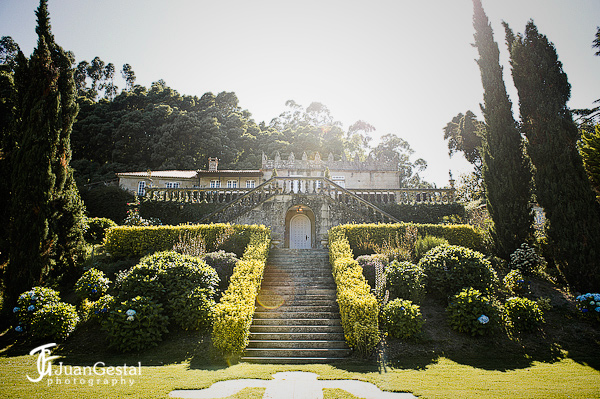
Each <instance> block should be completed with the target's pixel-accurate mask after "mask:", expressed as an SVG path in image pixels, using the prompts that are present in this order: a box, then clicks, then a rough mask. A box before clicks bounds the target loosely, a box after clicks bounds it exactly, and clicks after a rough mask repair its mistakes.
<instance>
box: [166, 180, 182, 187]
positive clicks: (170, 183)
mask: <svg viewBox="0 0 600 399" xmlns="http://www.w3.org/2000/svg"><path fill="white" fill-rule="evenodd" d="M165 187H166V188H179V182H177V183H175V182H170V181H169V182H166V183H165Z"/></svg>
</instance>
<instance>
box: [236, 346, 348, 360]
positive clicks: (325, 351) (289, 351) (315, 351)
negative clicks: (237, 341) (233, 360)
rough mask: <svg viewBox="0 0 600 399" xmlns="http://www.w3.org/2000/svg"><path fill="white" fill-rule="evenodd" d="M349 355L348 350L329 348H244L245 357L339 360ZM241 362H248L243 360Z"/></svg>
mask: <svg viewBox="0 0 600 399" xmlns="http://www.w3.org/2000/svg"><path fill="white" fill-rule="evenodd" d="M349 354H350V349H339V348H335V349H329V348H246V351H245V353H244V356H247V357H250V358H252V357H263V358H264V357H278V358H281V357H316V358H318V357H320V358H330V359H340V358H343V357H346V356H348V355H349ZM242 360H248V359H243V358H242Z"/></svg>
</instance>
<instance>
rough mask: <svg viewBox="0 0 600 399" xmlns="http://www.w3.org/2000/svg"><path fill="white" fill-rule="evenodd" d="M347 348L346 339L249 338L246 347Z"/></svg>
mask: <svg viewBox="0 0 600 399" xmlns="http://www.w3.org/2000/svg"><path fill="white" fill-rule="evenodd" d="M258 348H260V349H347V348H348V347H347V346H346V341H325V340H310V341H309V340H296V339H292V340H278V339H271V340H262V339H250V341H249V343H248V347H247V349H258Z"/></svg>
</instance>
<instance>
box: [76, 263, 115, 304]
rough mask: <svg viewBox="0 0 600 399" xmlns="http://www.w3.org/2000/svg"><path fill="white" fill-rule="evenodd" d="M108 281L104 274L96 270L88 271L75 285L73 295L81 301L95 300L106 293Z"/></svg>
mask: <svg viewBox="0 0 600 399" xmlns="http://www.w3.org/2000/svg"><path fill="white" fill-rule="evenodd" d="M109 284H110V280H109V279H108V278H106V276H105V275H104V272H102V271H100V270H98V269H90V270H88V271H87V272H85V273H83V275H82V276H81V277H80V278H79V280H77V283H75V293H76V294H77V295H78V296H79V297H80V298H81V299H90V300H92V301H95V300H97V299H98V298H100V297H101V296H102V295H104V294H106V291H108V285H109Z"/></svg>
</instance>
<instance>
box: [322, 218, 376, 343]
mask: <svg viewBox="0 0 600 399" xmlns="http://www.w3.org/2000/svg"><path fill="white" fill-rule="evenodd" d="M345 231H346V229H345V228H344V227H343V226H337V227H334V228H332V229H331V230H329V260H330V262H331V266H332V269H333V277H334V279H335V282H336V286H337V302H338V305H339V307H340V316H341V319H342V327H343V328H344V336H345V338H346V342H347V343H348V346H350V347H351V348H354V349H356V350H358V351H359V352H362V353H363V354H367V353H368V352H370V351H371V350H372V349H373V347H375V345H377V343H378V342H379V326H378V315H379V304H378V303H377V299H376V298H375V295H373V294H372V293H371V287H370V286H369V284H368V283H367V280H366V279H365V277H364V276H363V273H362V267H361V266H360V265H359V264H358V262H357V261H356V260H354V255H353V253H352V249H351V247H350V244H349V242H348V239H347V238H346V235H345Z"/></svg>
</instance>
